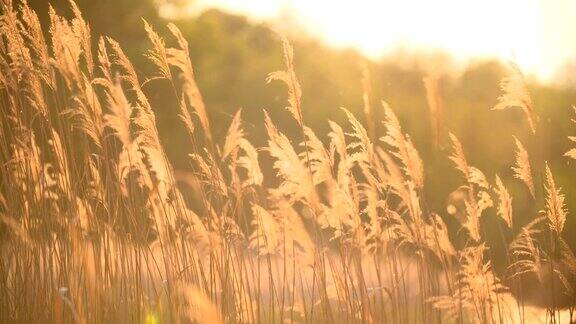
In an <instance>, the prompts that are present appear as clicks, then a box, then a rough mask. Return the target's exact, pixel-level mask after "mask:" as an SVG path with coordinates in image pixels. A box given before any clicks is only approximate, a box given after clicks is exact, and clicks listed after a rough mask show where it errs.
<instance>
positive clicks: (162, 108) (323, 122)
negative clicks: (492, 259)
mask: <svg viewBox="0 0 576 324" xmlns="http://www.w3.org/2000/svg"><path fill="white" fill-rule="evenodd" d="M164 1H166V0H164ZM29 3H30V5H31V6H32V7H33V8H34V9H35V10H36V11H37V12H38V14H39V15H40V16H41V19H42V20H43V21H44V23H45V24H46V25H45V26H47V21H48V20H47V12H48V1H47V0H29ZM77 3H78V5H79V7H80V9H81V10H82V12H83V14H84V17H85V19H86V20H87V21H88V22H89V23H90V25H91V28H92V32H93V35H95V36H94V37H99V35H107V36H110V37H112V38H114V39H116V40H117V41H119V42H120V44H121V45H122V46H123V47H124V49H125V51H126V53H127V54H128V55H129V57H130V58H131V59H132V60H133V62H134V64H135V65H136V67H137V70H138V71H141V72H142V74H143V75H142V76H141V77H142V80H144V79H145V77H146V75H151V73H152V71H151V64H148V62H147V61H146V59H145V58H144V57H143V53H145V52H146V50H147V49H148V48H149V41H148V39H147V37H146V34H145V31H144V27H143V22H142V17H144V18H145V19H146V20H147V21H148V22H149V23H150V24H152V25H153V26H154V27H155V29H156V30H157V31H158V32H159V34H160V35H162V36H164V37H165V39H166V41H167V42H168V43H170V42H171V41H173V39H171V37H170V36H169V33H168V31H167V29H166V28H165V25H166V24H167V22H168V21H166V20H165V19H163V18H162V17H160V16H159V14H158V6H159V5H160V4H161V3H160V2H158V1H152V0H97V1H95V0H77ZM51 4H52V6H53V7H54V8H55V9H56V11H57V12H59V13H61V14H65V15H66V14H70V12H69V8H68V7H69V4H68V0H52V1H51ZM175 23H176V25H177V26H178V27H179V28H180V29H181V30H182V32H183V34H184V35H185V37H186V38H187V39H188V41H189V43H190V52H191V56H192V62H193V64H194V67H195V73H196V78H197V82H198V85H199V87H200V90H201V91H202V93H203V96H204V100H205V102H206V106H207V107H208V113H209V116H210V118H211V122H212V127H213V132H214V135H215V137H216V139H217V140H219V141H220V142H221V141H223V137H224V136H225V134H226V131H227V128H228V124H229V122H230V120H231V119H232V116H233V114H234V113H235V111H236V110H237V109H238V108H243V111H242V116H243V120H244V122H245V128H246V130H247V132H248V136H249V137H250V138H252V139H253V142H254V143H255V144H256V145H260V146H262V145H264V144H265V141H266V136H265V132H264V129H263V127H262V124H263V114H262V109H266V110H267V111H268V112H270V114H271V115H272V118H273V119H274V120H276V121H279V127H280V129H281V130H282V131H284V132H286V133H287V134H288V135H290V137H291V138H292V139H293V140H294V141H295V142H298V141H301V137H300V135H299V132H298V131H297V129H298V128H297V127H296V124H295V122H293V121H292V119H291V118H290V117H289V113H288V112H287V111H286V110H285V109H283V107H285V106H286V90H285V88H284V86H283V85H282V84H280V83H272V84H270V85H266V82H265V79H266V76H267V74H268V73H269V72H272V71H275V70H278V69H282V68H283V62H282V53H281V44H280V42H279V39H278V37H277V35H276V34H275V33H274V32H272V30H271V29H270V28H269V27H268V26H266V25H265V24H254V23H251V22H249V21H248V20H247V19H246V18H244V17H240V16H234V15H229V14H226V13H223V12H220V11H216V10H211V11H206V12H204V13H203V14H201V15H200V16H198V17H195V18H188V19H180V20H178V21H175ZM96 40H97V39H96V38H95V39H94V41H96ZM291 41H292V42H293V44H294V47H295V65H296V72H297V74H298V77H299V79H300V83H301V84H302V89H303V97H302V104H303V110H304V111H303V113H304V120H305V123H306V124H307V125H309V126H310V127H312V128H313V129H314V130H315V131H316V132H317V134H318V135H319V137H320V138H322V139H326V133H327V131H328V123H327V121H328V120H334V121H336V122H338V123H340V124H341V125H343V126H348V124H346V120H345V119H344V114H343V113H342V111H341V110H340V109H339V107H346V108H348V109H350V110H351V111H353V112H355V113H356V115H357V116H358V117H359V119H361V120H364V116H363V115H362V105H363V101H362V86H361V79H362V69H361V66H362V64H363V62H365V59H364V58H363V57H362V55H361V54H359V53H358V52H355V51H353V50H335V49H331V48H328V47H326V46H324V45H322V44H321V43H319V42H318V41H315V40H311V39H307V38H305V37H291ZM446 60H448V61H449V60H450V59H449V58H446V57H444V56H441V55H440V56H439V55H437V54H426V53H421V54H410V53H404V52H402V51H401V50H399V51H398V52H396V53H395V54H392V55H389V56H387V57H386V58H383V59H381V60H379V61H371V62H367V65H368V70H369V71H370V74H371V88H372V90H373V91H372V93H371V102H372V109H373V111H374V120H375V121H376V126H377V129H376V131H377V135H378V134H379V135H382V131H383V129H382V127H381V122H380V121H381V120H382V111H381V105H380V100H382V99H383V100H385V101H386V102H388V103H389V104H390V105H391V107H392V108H393V109H394V111H395V112H396V114H397V116H398V118H399V119H400V121H401V124H402V127H403V130H404V131H405V132H407V133H409V134H410V136H411V138H412V140H413V141H414V143H415V145H416V147H417V149H418V150H419V152H420V154H421V156H422V159H423V160H424V163H425V170H426V175H427V179H426V186H425V188H426V192H425V193H424V194H425V195H426V197H425V198H426V199H427V201H428V202H430V203H431V204H432V206H429V207H431V208H432V210H437V211H444V210H445V199H446V197H447V196H448V194H449V193H450V192H451V191H452V190H454V189H456V188H457V187H458V186H460V185H461V184H462V183H463V180H462V179H461V178H460V175H459V174H458V172H456V171H455V170H454V167H453V164H452V163H451V162H450V161H449V160H448V158H447V156H448V154H449V153H450V151H451V148H450V144H449V142H448V135H447V134H448V131H450V132H453V133H454V134H456V135H457V136H458V137H459V139H460V140H461V142H462V143H463V145H464V150H465V152H466V154H467V156H468V159H469V163H470V164H472V165H474V166H476V167H478V168H480V169H481V170H483V171H484V172H485V173H486V175H487V176H488V178H489V180H490V181H494V176H495V174H496V173H497V174H499V175H500V176H501V178H502V179H503V181H504V183H505V185H506V186H507V187H509V190H510V191H511V194H512V196H513V197H514V208H515V213H516V215H520V217H521V219H523V221H521V222H520V223H524V222H525V221H528V220H530V219H532V218H533V217H534V216H535V215H536V213H537V212H538V211H539V210H540V209H542V208H543V202H542V201H537V202H532V201H531V198H530V196H529V193H528V192H527V191H526V190H525V188H524V187H523V185H522V184H521V183H520V182H519V181H518V180H515V179H513V177H512V171H511V170H510V167H511V166H512V165H513V163H514V149H515V146H514V141H513V138H512V135H514V136H516V137H518V139H520V141H522V143H524V145H525V147H526V148H527V149H528V151H529V152H530V154H531V158H532V163H533V166H532V167H533V170H534V171H535V173H536V174H535V181H536V183H537V187H538V188H537V194H539V196H540V197H542V196H543V195H542V193H543V190H544V189H543V184H542V183H543V182H542V179H543V177H542V173H541V171H542V170H543V165H544V161H548V162H549V163H550V165H551V168H552V170H553V172H554V174H555V178H556V181H557V183H558V185H559V186H561V187H562V188H563V192H564V193H565V195H566V198H567V204H568V207H569V209H570V210H572V211H576V176H575V175H576V163H574V162H575V161H570V160H569V159H568V158H566V157H564V156H563V154H564V153H565V152H566V151H568V150H569V148H570V143H569V141H568V139H567V136H568V135H576V127H575V125H574V124H572V123H571V118H576V116H573V115H572V108H571V105H572V104H576V91H574V89H571V88H559V87H552V86H547V85H542V84H538V83H535V82H531V83H530V87H529V88H530V91H531V94H532V99H533V102H534V106H535V109H536V111H537V113H538V115H539V116H540V120H539V126H538V131H537V133H536V135H535V136H533V135H531V133H530V130H529V127H528V125H527V124H526V121H525V118H524V117H523V116H522V112H521V111H520V110H519V109H518V110H514V109H512V110H504V111H492V110H491V108H492V107H493V106H494V105H495V103H496V100H497V98H498V96H499V95H500V89H499V82H500V80H501V78H502V77H504V76H505V75H506V74H507V67H506V66H505V65H503V64H502V63H499V62H496V61H478V62H474V63H473V64H471V65H470V66H468V67H467V68H466V70H465V71H464V72H462V73H458V74H453V73H447V74H443V75H440V77H439V87H440V88H439V89H440V90H439V91H440V96H441V98H442V103H443V104H442V107H443V114H442V115H443V117H442V120H441V125H442V126H441V129H440V141H439V145H438V146H437V147H435V146H434V145H432V144H433V143H432V142H433V136H431V132H432V130H431V126H430V125H431V122H430V113H429V107H428V104H427V101H426V91H425V88H424V84H423V81H422V79H423V77H426V76H427V75H428V74H429V73H430V69H429V63H430V62H432V63H433V64H438V65H442V64H444V63H443V62H445V61H446ZM164 86H165V85H162V84H155V85H153V86H150V87H147V89H146V91H147V92H149V94H150V96H151V97H152V98H153V99H152V103H153V105H154V109H155V111H156V115H157V119H158V126H159V131H160V133H161V137H162V140H163V141H164V142H165V144H166V148H167V152H168V154H169V156H170V158H171V160H172V161H173V163H174V165H175V167H176V168H179V169H186V168H188V167H189V164H190V163H189V160H188V158H187V154H188V153H189V151H190V150H188V149H186V147H190V146H189V144H190V143H189V142H188V137H187V136H186V132H185V130H184V128H183V127H182V125H181V124H180V121H179V119H178V117H177V113H176V104H177V103H176V102H170V100H169V99H166V98H163V93H164V92H165V91H167V89H166V88H163V87H164ZM540 199H541V198H540ZM574 216H575V215H571V216H570V217H569V219H568V221H567V224H566V228H567V231H568V232H570V233H574V228H575V226H576V221H575V217H574ZM493 219H495V216H494V217H493ZM494 235H500V234H494ZM568 239H569V240H570V241H571V243H572V246H574V245H575V244H574V243H576V239H575V238H570V237H568Z"/></svg>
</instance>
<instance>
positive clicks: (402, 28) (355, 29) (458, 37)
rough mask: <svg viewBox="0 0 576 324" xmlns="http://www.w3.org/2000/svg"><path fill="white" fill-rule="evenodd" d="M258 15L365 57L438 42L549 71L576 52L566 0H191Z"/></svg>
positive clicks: (573, 11) (465, 53)
mask: <svg viewBox="0 0 576 324" xmlns="http://www.w3.org/2000/svg"><path fill="white" fill-rule="evenodd" d="M192 4H193V5H191V7H190V10H191V11H195V12H198V10H199V9H206V8H211V7H216V8H220V9H225V10H227V11H230V12H233V13H238V14H244V15H247V16H249V17H250V18H252V19H256V20H268V21H276V22H280V23H281V22H282V20H286V19H289V20H291V21H290V23H296V24H297V25H298V26H301V27H303V28H304V29H305V30H306V31H307V32H308V33H310V34H312V35H313V36H317V37H319V38H321V39H323V40H324V41H326V42H327V43H328V44H330V45H333V46H338V47H354V48H357V49H359V50H360V51H362V52H363V53H365V54H366V55H368V56H370V57H374V58H375V57H378V56H381V55H383V54H385V53H387V52H389V51H392V50H394V49H397V48H399V47H402V48H404V49H408V50H412V49H424V50H444V51H447V52H449V53H450V54H452V55H453V56H454V57H455V58H457V59H458V60H467V59H470V58H474V57H496V58H500V59H502V60H514V61H515V62H517V63H518V64H519V65H520V66H521V67H522V68H523V69H524V70H525V71H527V72H528V73H531V74H535V75H536V76H538V77H539V78H540V79H543V80H545V79H549V78H551V77H552V75H553V74H554V73H555V72H556V70H557V69H558V68H560V67H561V66H562V65H563V64H564V63H565V62H566V61H567V60H568V59H569V58H572V57H573V56H574V55H575V54H576V37H575V36H574V33H572V32H570V30H573V29H574V28H573V27H574V25H575V21H576V1H571V0H482V1H477V0H436V1H422V0H402V1H400V0H396V1H389V0H388V1H374V0H356V1H354V2H350V1H321V0H320V1H319V0H316V1H310V0H242V1H238V0H195V1H194V2H192Z"/></svg>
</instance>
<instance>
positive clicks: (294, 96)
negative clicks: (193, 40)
mask: <svg viewBox="0 0 576 324" xmlns="http://www.w3.org/2000/svg"><path fill="white" fill-rule="evenodd" d="M71 8H72V11H73V18H72V19H71V20H67V19H65V18H62V17H61V16H59V15H58V14H57V13H56V12H54V10H52V9H51V10H50V21H51V24H50V39H45V38H44V36H43V33H42V26H40V23H39V20H38V18H37V17H36V14H35V13H34V12H33V11H32V10H30V9H29V8H28V6H27V5H26V4H24V5H22V6H21V7H19V8H14V6H13V4H12V2H11V1H10V0H4V1H3V2H2V12H3V14H2V16H1V18H0V38H1V40H0V72H1V73H0V102H1V107H2V112H1V114H0V223H1V224H3V226H4V227H3V229H2V232H0V254H1V255H0V322H22V323H25V322H56V323H63V322H81V323H94V322H119V323H127V322H136V323H138V322H146V323H158V322H175V323H180V322H199V323H219V322H311V323H315V322H330V323H332V322H386V323H408V322H417V323H440V322H443V321H445V320H450V321H455V322H456V321H457V322H462V323H464V322H466V323H468V322H480V323H498V322H499V323H502V322H510V321H513V322H532V321H537V320H541V321H552V322H560V321H564V322H567V321H568V320H569V319H568V318H567V317H569V318H570V319H571V320H574V318H573V317H572V314H573V311H574V307H575V306H576V299H575V296H576V295H575V290H574V289H576V287H574V281H573V279H574V274H576V266H575V264H576V259H575V258H574V255H573V254H572V252H571V251H570V249H569V248H568V247H567V244H566V243H565V242H564V241H563V238H562V233H563V230H564V224H565V221H566V218H567V217H568V211H567V209H566V207H565V206H564V196H563V194H562V191H561V189H560V188H558V187H557V186H556V184H555V182H554V177H553V174H552V170H551V169H550V168H549V167H548V165H547V164H546V166H545V170H544V171H545V183H544V192H543V193H544V197H543V201H544V203H543V205H542V209H543V210H542V214H543V215H544V217H535V220H534V221H532V222H530V223H529V224H527V225H524V226H519V225H518V224H516V222H514V217H515V215H514V212H513V209H512V197H511V195H510V194H509V192H508V190H507V189H506V185H505V184H504V183H503V182H502V180H501V179H500V178H499V177H496V179H495V182H494V183H490V182H489V181H488V179H487V178H486V176H485V175H484V173H483V172H482V171H481V170H479V169H478V168H476V167H473V166H472V165H470V162H469V160H468V159H467V157H466V154H465V149H466V148H465V147H463V145H462V144H461V143H460V141H459V140H458V138H457V137H456V136H455V135H453V134H450V138H451V140H452V143H453V148H452V151H453V153H452V154H451V155H450V156H449V158H450V159H451V160H452V161H453V162H454V164H455V171H454V172H460V173H461V174H462V176H463V182H462V186H461V187H460V188H457V191H458V192H461V193H462V195H461V198H462V202H463V204H464V210H463V214H462V215H460V216H459V217H458V221H459V222H460V224H461V228H459V229H458V233H459V234H460V235H463V236H464V237H465V242H464V243H463V244H460V243H458V244H457V243H456V242H455V239H454V235H453V234H451V233H450V230H449V228H448V226H447V225H446V224H445V223H444V220H443V218H442V217H440V215H439V214H440V212H441V211H433V210H430V208H429V207H428V206H429V205H428V204H427V203H426V201H425V199H424V197H423V188H424V187H425V185H426V179H425V172H424V168H425V164H424V161H422V159H421V158H420V155H419V153H418V151H417V150H416V148H415V146H414V145H413V143H412V141H411V140H410V137H409V135H408V134H406V133H404V132H403V130H402V128H401V124H400V122H399V120H398V119H397V118H396V116H395V114H394V112H393V110H392V108H390V107H389V106H388V105H387V104H386V103H384V102H383V110H384V116H385V117H384V120H383V121H382V122H383V125H384V128H385V134H384V136H383V137H382V138H380V139H379V140H378V139H377V138H375V126H374V124H373V122H374V121H373V118H372V116H373V110H374V109H376V107H372V106H371V100H370V96H371V89H370V84H369V82H370V81H369V75H368V73H365V76H364V80H363V88H364V105H365V107H364V112H365V114H366V116H367V118H368V125H369V130H366V129H365V128H364V126H363V125H362V123H361V122H359V121H358V120H357V119H356V117H355V116H354V115H353V114H352V113H351V112H349V111H348V110H346V109H343V111H344V113H345V114H346V116H347V118H348V121H349V124H350V125H338V124H336V123H334V122H331V121H329V125H330V129H331V131H330V133H329V134H328V139H329V143H328V144H327V145H325V144H324V143H323V142H322V141H321V140H320V139H319V138H318V137H317V135H316V134H315V133H314V131H313V130H312V129H310V128H308V127H307V126H306V123H305V121H304V120H303V117H302V109H303V105H302V102H301V96H302V90H301V88H300V85H299V82H298V79H297V76H296V71H295V65H294V54H293V50H292V47H291V46H290V44H289V42H288V40H286V39H282V44H283V48H284V59H285V64H286V66H285V68H286V70H283V71H278V72H273V73H271V74H270V75H269V77H268V81H272V80H280V81H282V82H284V83H285V84H286V85H287V87H288V103H289V107H288V110H289V111H290V113H291V115H292V116H293V117H294V119H295V121H296V123H297V126H298V127H299V129H300V130H301V134H300V138H301V139H302V143H295V142H294V140H293V139H291V138H289V137H288V136H286V135H285V134H283V133H282V132H281V131H280V130H279V128H278V125H277V124H276V123H275V122H274V121H273V120H272V119H271V118H270V116H269V115H268V114H266V113H264V127H265V128H266V130H267V134H268V138H269V139H268V143H267V145H266V146H265V147H261V148H258V147H255V146H254V145H253V144H252V143H251V142H250V141H249V140H248V139H247V134H246V131H245V129H244V127H243V123H242V116H241V112H240V111H238V113H237V114H236V115H235V116H234V118H233V119H232V121H231V124H230V127H229V130H228V132H227V135H226V138H225V140H224V143H223V145H220V144H219V143H216V141H215V139H214V138H213V137H212V135H211V126H210V121H209V117H208V114H207V108H206V107H205V105H204V102H203V100H202V96H201V94H200V91H199V88H198V86H197V84H196V81H195V78H194V71H193V68H192V62H191V60H190V55H189V52H188V43H187V41H186V40H185V38H184V36H183V35H182V34H181V33H180V31H179V30H178V28H177V27H176V26H175V25H173V24H170V25H168V26H167V28H168V29H169V31H170V32H171V34H172V35H173V36H174V38H175V41H176V44H177V47H175V48H172V47H167V45H166V43H165V42H164V40H163V39H162V38H160V37H159V36H158V34H157V33H156V32H155V31H154V29H153V27H152V26H150V25H149V24H148V23H147V22H146V21H144V23H143V25H144V26H143V28H145V30H146V32H147V34H148V37H149V39H150V43H151V46H150V50H149V51H148V52H147V53H146V54H145V56H146V57H147V58H148V59H149V60H150V64H152V65H153V66H154V67H155V68H156V71H157V72H156V73H155V74H153V75H151V76H148V77H146V78H145V81H144V82H142V81H141V80H140V77H139V73H138V72H137V71H136V70H135V68H134V66H133V65H132V63H131V62H130V60H129V59H128V57H127V56H126V55H125V54H124V52H123V50H122V48H121V46H120V44H118V43H117V42H116V41H114V40H113V39H110V38H102V39H99V40H98V42H97V48H98V51H97V54H96V58H95V57H94V54H93V53H92V46H93V45H94V43H95V42H94V40H92V39H91V32H90V28H89V26H88V24H87V23H86V22H85V21H84V20H83V18H82V16H81V13H80V11H79V10H78V8H77V7H76V5H75V4H74V3H73V2H71ZM158 80H164V81H168V82H169V84H170V86H171V88H172V90H173V95H174V96H175V99H176V102H178V103H179V104H180V107H179V114H180V117H181V122H182V123H183V126H184V127H186V129H187V131H188V134H189V136H190V140H191V143H192V145H191V147H189V148H183V149H187V150H188V154H189V156H190V163H191V165H192V168H193V170H194V173H193V174H192V175H190V174H188V175H185V176H182V174H181V173H179V172H175V171H174V169H173V167H172V166H171V164H170V161H169V160H168V158H167V157H166V154H165V151H164V147H163V146H162V144H161V142H160V139H159V134H158V131H157V129H156V118H155V113H154V110H153V109H152V106H151V104H150V102H149V100H148V98H147V97H146V95H145V93H144V91H143V90H142V89H143V87H145V86H147V85H148V84H149V83H152V82H156V81H158ZM425 85H426V90H427V96H428V101H429V105H430V111H431V113H432V114H433V116H432V118H431V120H432V123H433V128H434V132H435V134H436V135H435V137H436V136H438V135H437V134H438V132H440V131H441V130H440V126H439V125H440V122H439V120H440V118H441V116H440V114H441V101H440V98H439V93H438V90H437V85H436V84H435V81H434V79H433V78H428V79H426V80H425ZM502 90H503V92H504V93H503V95H502V96H501V97H500V98H499V103H498V105H497V106H496V107H495V108H494V109H504V108H509V107H520V108H521V109H522V110H523V111H524V113H525V115H526V118H527V120H528V124H529V126H530V128H531V129H532V131H533V132H534V133H536V130H537V127H538V123H537V120H538V118H537V116H535V114H534V110H533V107H532V101H531V100H530V96H529V93H528V91H527V90H526V85H525V84H524V79H523V77H522V75H521V72H520V71H519V70H518V69H517V68H513V73H512V75H511V77H510V78H507V79H505V80H504V81H503V82H502ZM290 122H293V121H287V123H290ZM197 125H199V127H196V126H197ZM572 140H574V139H572ZM515 141H516V144H517V152H516V153H515V154H516V166H514V167H513V172H514V174H515V176H516V177H517V178H518V179H520V180H522V181H523V182H524V183H525V184H526V185H527V186H528V189H529V191H530V194H531V195H532V196H533V197H534V198H537V195H536V194H537V192H536V190H535V184H534V180H533V178H532V169H531V166H530V161H529V155H528V152H527V150H526V149H525V148H524V147H523V146H522V144H521V143H520V142H519V141H518V140H517V139H515ZM263 154H266V155H268V156H269V158H271V159H272V160H273V162H272V163H273V165H272V169H273V170H274V174H265V173H264V172H263V171H262V170H261V165H260V163H261V162H260V161H261V160H262V159H261V158H260V157H261V156H262V155H263ZM512 154H514V153H512ZM567 155H568V156H570V157H574V153H573V150H572V151H570V152H568V153H567ZM267 177H269V178H267ZM178 180H179V181H181V182H187V183H188V184H189V185H190V186H191V187H192V189H193V190H192V192H193V193H192V194H190V195H191V196H192V197H185V195H184V194H183V193H182V192H181V191H180V189H179V187H178V185H177V181H178ZM265 180H269V181H265ZM274 183H277V185H276V186H274V185H270V184H274ZM185 198H192V199H194V200H195V201H197V202H199V203H197V204H195V205H194V206H190V205H188V204H187V203H186V199H185ZM494 202H496V203H494ZM452 207H453V206H452ZM490 208H495V210H496V212H497V214H498V215H499V216H500V217H501V218H502V226H501V228H499V230H500V231H502V232H505V233H508V234H510V235H509V236H510V237H513V239H512V240H511V241H510V242H506V243H507V244H506V245H507V246H508V248H507V249H506V251H503V252H504V253H505V254H506V255H507V257H508V262H509V265H508V271H507V272H506V273H504V274H502V273H496V272H495V271H494V270H493V268H492V263H491V255H492V254H493V253H494V251H491V250H490V248H489V247H488V245H487V244H486V242H485V230H486V229H483V228H482V226H481V219H482V218H483V217H484V215H485V213H486V211H487V210H488V209H490ZM530 275H532V276H534V277H536V278H537V281H538V282H539V283H540V285H539V286H538V287H540V288H539V289H543V290H544V291H543V294H546V295H547V296H549V297H548V302H547V303H546V306H545V308H543V309H541V310H538V309H536V308H534V307H532V306H530V305H528V304H527V302H526V301H525V300H524V296H525V295H524V294H523V292H524V291H525V290H527V289H528V286H527V283H526V282H527V281H528V280H530V277H529V276H530ZM513 291H514V295H515V296H516V297H513V296H512V294H511V292H513ZM518 292H520V293H518ZM562 300H568V302H567V303H566V302H563V301H562ZM566 309H568V311H564V310H566Z"/></svg>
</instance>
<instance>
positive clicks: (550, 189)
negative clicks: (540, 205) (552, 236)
mask: <svg viewBox="0 0 576 324" xmlns="http://www.w3.org/2000/svg"><path fill="white" fill-rule="evenodd" d="M545 188H546V216H547V217H548V222H549V224H550V228H551V229H552V230H553V231H554V232H556V234H557V235H560V233H562V230H563V229H564V223H565V222H566V216H567V214H568V212H567V211H566V206H565V204H564V195H563V194H562V193H561V192H560V188H557V187H556V184H555V183H554V177H553V176H552V171H550V167H549V166H548V163H546V185H545Z"/></svg>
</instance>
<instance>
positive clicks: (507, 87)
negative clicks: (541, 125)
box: [492, 64, 538, 133]
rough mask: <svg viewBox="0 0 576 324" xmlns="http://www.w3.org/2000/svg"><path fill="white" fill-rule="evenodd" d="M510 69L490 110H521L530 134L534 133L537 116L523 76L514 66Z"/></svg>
mask: <svg viewBox="0 0 576 324" xmlns="http://www.w3.org/2000/svg"><path fill="white" fill-rule="evenodd" d="M511 69H512V74H511V75H510V76H508V77H507V78H504V79H503V80H502V81H501V82H500V88H501V89H502V92H503V93H502V95H501V96H500V97H498V103H497V104H496V106H494V108H492V109H494V110H501V109H507V108H513V107H518V108H521V109H522V111H523V112H524V115H525V116H526V120H527V121H528V125H530V130H531V131H532V133H536V121H537V120H538V116H536V113H535V112H534V108H533V106H532V99H531V98H530V93H529V92H528V88H527V86H526V81H525V80H524V75H523V74H522V71H520V68H519V67H518V65H516V64H512V65H511Z"/></svg>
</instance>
